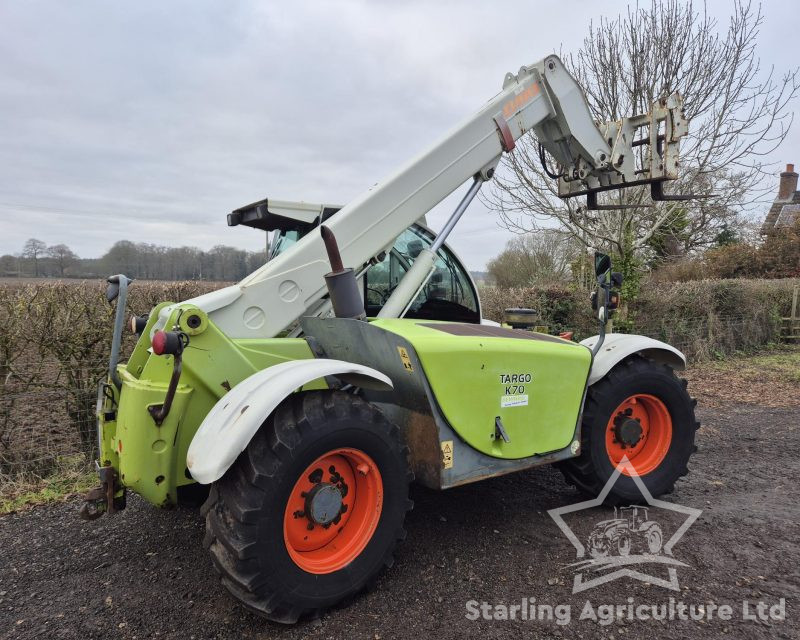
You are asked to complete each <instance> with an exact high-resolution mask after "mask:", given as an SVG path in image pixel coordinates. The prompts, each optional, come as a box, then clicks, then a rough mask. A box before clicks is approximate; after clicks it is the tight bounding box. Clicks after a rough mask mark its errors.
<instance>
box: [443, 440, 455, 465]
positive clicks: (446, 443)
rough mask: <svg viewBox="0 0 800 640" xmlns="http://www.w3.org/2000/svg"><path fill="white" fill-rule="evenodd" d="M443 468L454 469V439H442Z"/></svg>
mask: <svg viewBox="0 0 800 640" xmlns="http://www.w3.org/2000/svg"><path fill="white" fill-rule="evenodd" d="M442 468H444V469H452V468H453V441H452V440H443V441H442Z"/></svg>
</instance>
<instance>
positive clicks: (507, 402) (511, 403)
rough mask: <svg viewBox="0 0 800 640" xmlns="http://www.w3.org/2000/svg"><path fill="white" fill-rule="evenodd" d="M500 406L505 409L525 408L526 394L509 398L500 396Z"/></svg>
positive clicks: (526, 402) (526, 404)
mask: <svg viewBox="0 0 800 640" xmlns="http://www.w3.org/2000/svg"><path fill="white" fill-rule="evenodd" d="M500 406H501V407H503V408H506V407H527V406H528V394H527V393H525V394H517V395H510V396H500Z"/></svg>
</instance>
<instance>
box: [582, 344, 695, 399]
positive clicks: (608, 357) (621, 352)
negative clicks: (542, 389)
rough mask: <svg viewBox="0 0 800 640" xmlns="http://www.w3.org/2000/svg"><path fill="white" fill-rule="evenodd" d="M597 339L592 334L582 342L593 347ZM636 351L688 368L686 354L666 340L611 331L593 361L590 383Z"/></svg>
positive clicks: (672, 364)
mask: <svg viewBox="0 0 800 640" xmlns="http://www.w3.org/2000/svg"><path fill="white" fill-rule="evenodd" d="M597 339H598V336H592V337H591V338H586V340H582V341H581V344H582V345H584V346H587V347H589V348H590V349H591V348H592V347H594V345H595V343H596V342H597ZM634 353H641V354H642V355H643V356H645V357H647V358H650V359H652V360H655V361H656V362H663V363H664V364H666V365H669V366H670V367H672V368H673V369H677V370H678V371H681V370H683V369H685V368H686V356H684V355H683V354H682V353H681V352H680V351H678V350H677V349H676V348H675V347H673V346H671V345H668V344H667V343H666V342H661V341H660V340H654V339H653V338H647V337H645V336H637V335H633V334H629V333H609V334H606V339H605V341H604V342H603V345H602V346H601V347H600V351H599V352H598V353H597V355H596V356H595V357H594V362H592V370H591V371H590V373H589V385H590V386H591V385H593V384H594V383H595V382H597V381H598V380H600V379H601V378H603V377H604V376H605V375H606V374H607V373H608V372H609V371H611V369H613V368H614V365H616V364H617V363H619V362H621V361H622V360H624V359H625V358H627V357H628V356H631V355H633V354H634Z"/></svg>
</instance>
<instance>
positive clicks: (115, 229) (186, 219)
mask: <svg viewBox="0 0 800 640" xmlns="http://www.w3.org/2000/svg"><path fill="white" fill-rule="evenodd" d="M626 5H627V3H626V2H622V1H614V0H604V1H603V2H596V1H593V0H592V1H590V0H585V1H584V0H570V1H566V0H565V1H563V2H555V3H554V2H543V1H542V2H540V1H532V0H526V1H523V0H519V1H517V2H510V1H506V0H495V1H493V2H476V1H471V0H469V1H468V0H462V1H446V0H445V1H440V2H436V3H434V2H423V1H421V0H420V1H417V0H405V1H404V2H390V1H388V0H371V1H367V0H349V1H342V2H335V1H322V0H320V1H317V2H308V1H304V0H292V2H270V1H269V0H262V1H258V0H252V1H244V0H242V1H236V0H231V1H226V2H210V1H208V0H182V1H178V0H173V1H170V2H163V1H159V2H156V1H152V0H139V1H137V2H109V1H107V0H102V1H100V0H97V1H89V0H74V1H71V2H61V1H58V0H50V1H49V2H43V1H38V0H0V254H5V253H12V254H14V253H18V252H20V251H21V249H22V246H23V244H24V242H25V240H27V239H28V238H30V237H36V238H38V239H40V240H42V241H44V242H46V243H47V244H48V245H51V244H58V243H65V244H67V245H68V246H70V247H71V248H72V249H73V250H74V251H75V252H76V253H78V255H80V256H81V257H87V258H89V257H99V256H100V255H102V254H103V253H105V252H106V251H107V250H108V249H109V248H110V247H111V245H112V244H113V243H114V242H115V241H117V240H121V239H126V240H132V241H135V242H150V243H154V244H163V245H170V246H183V245H190V246H198V247H200V248H203V249H209V248H211V247H212V246H214V245H217V244H228V245H233V246H237V247H240V248H243V249H249V250H256V249H260V248H262V247H263V245H264V236H263V233H262V232H259V231H256V230H253V229H249V228H245V227H236V228H229V227H228V226H227V224H226V214H227V213H228V212H230V211H231V210H232V209H235V208H237V207H239V206H241V205H244V204H246V203H249V202H253V201H256V200H260V199H262V198H264V197H269V198H273V199H282V200H305V201H307V202H321V203H326V204H344V203H346V202H348V201H349V200H350V199H352V198H354V197H355V196H357V195H358V194H359V193H361V192H362V191H364V190H365V189H367V188H368V187H369V186H370V185H372V184H374V183H376V182H379V181H380V180H381V179H382V178H383V177H385V176H387V175H389V174H391V173H392V172H393V170H394V169H396V168H397V167H399V166H401V165H402V164H404V163H405V162H406V161H407V160H408V159H410V158H412V157H414V156H415V155H416V154H417V153H419V152H420V151H423V150H424V149H425V148H426V147H427V146H429V145H431V144H433V143H434V142H436V141H437V140H438V139H439V138H440V137H441V136H442V135H443V134H444V133H446V132H447V131H448V130H449V129H450V128H451V127H453V126H454V125H456V124H458V122H459V121H461V120H462V119H464V118H466V117H468V116H470V115H471V114H472V113H474V112H475V111H477V110H478V109H479V108H480V106H481V105H482V104H483V103H484V102H485V101H487V100H488V99H489V98H491V97H492V96H493V95H495V94H496V93H497V91H499V89H500V87H501V84H502V81H503V76H504V75H505V73H506V72H507V71H514V72H516V70H517V69H518V68H519V67H520V66H522V65H523V64H527V63H531V62H534V61H536V60H539V59H541V58H542V57H544V56H545V55H547V54H549V53H551V52H553V51H558V50H563V51H565V52H569V51H576V50H577V49H578V47H579V46H580V43H581V41H582V39H583V37H584V35H585V34H586V32H587V30H588V26H589V23H590V21H592V20H595V21H596V20H597V19H598V18H599V17H600V16H601V15H605V16H609V17H613V16H616V15H617V14H618V13H620V12H624V10H625V7H626ZM730 5H731V2H730V1H725V2H723V1H721V0H719V1H710V2H709V3H708V6H709V10H710V12H711V13H712V15H715V16H718V17H719V18H720V20H721V22H722V23H723V24H724V23H725V22H726V17H727V15H728V14H729V12H730ZM765 5H766V6H765V10H764V13H765V23H764V25H763V27H762V31H761V36H760V44H759V46H760V51H759V54H760V57H761V58H762V61H763V62H764V63H765V64H767V65H770V64H775V65H776V68H777V69H778V70H785V69H787V68H788V67H789V66H791V65H792V64H796V62H797V57H796V56H794V54H792V53H787V47H786V43H787V42H793V41H794V39H795V38H796V34H795V31H796V30H795V28H794V26H793V25H794V21H792V20H786V19H785V18H786V16H787V15H790V14H793V13H794V9H795V6H794V3H793V2H790V0H769V1H768V2H766V3H765ZM799 151H800V122H798V123H796V125H795V127H794V128H793V130H792V132H791V133H790V135H789V137H788V139H787V140H786V141H785V143H784V145H783V146H782V147H781V148H780V149H778V150H777V151H776V152H775V153H773V154H772V157H771V158H770V159H771V160H772V161H774V162H775V163H776V166H782V165H783V164H785V163H787V162H794V161H795V160H796V161H797V162H798V163H799V164H800V153H798V152H799ZM794 154H797V155H794ZM776 184H777V179H776ZM459 197H460V192H456V193H455V194H454V195H453V196H451V197H450V198H448V199H446V200H445V201H444V202H443V203H442V204H441V205H439V206H438V207H436V208H435V209H434V210H433V211H432V212H431V213H430V214H429V215H428V218H427V220H428V223H429V225H430V226H431V227H432V228H433V229H434V230H437V229H438V228H440V227H441V225H442V224H443V223H444V220H445V219H446V217H447V215H448V214H449V213H450V210H451V209H452V208H453V207H454V206H455V204H456V203H457V201H458V199H459ZM511 237H512V234H511V233H510V232H508V231H506V230H505V229H503V228H502V227H501V226H500V224H499V220H498V217H497V214H496V213H493V212H491V211H489V210H487V209H486V208H485V207H484V205H483V204H482V203H480V202H478V201H475V202H474V204H473V205H472V206H471V207H470V209H469V210H468V212H467V213H466V214H465V216H464V217H463V218H462V220H461V222H460V223H459V225H458V226H457V227H456V229H455V231H453V233H452V235H451V236H450V239H449V244H450V245H451V246H452V247H453V248H454V249H455V251H456V252H457V253H458V254H459V255H460V256H461V258H462V260H463V261H464V262H465V263H466V265H467V266H468V267H469V268H470V269H472V270H482V269H484V268H485V265H486V262H487V261H488V260H490V259H491V258H492V257H494V256H495V255H496V254H497V253H499V251H500V250H502V248H503V246H504V245H505V243H506V242H507V240H508V239H509V238H511Z"/></svg>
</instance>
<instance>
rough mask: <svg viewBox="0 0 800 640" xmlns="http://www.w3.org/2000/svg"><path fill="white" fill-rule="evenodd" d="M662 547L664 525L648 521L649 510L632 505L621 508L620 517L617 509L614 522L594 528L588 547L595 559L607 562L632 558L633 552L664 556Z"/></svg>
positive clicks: (599, 523)
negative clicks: (606, 560)
mask: <svg viewBox="0 0 800 640" xmlns="http://www.w3.org/2000/svg"><path fill="white" fill-rule="evenodd" d="M663 545H664V534H663V533H662V532H661V525H659V524H658V523H657V522H656V521H655V520H649V519H648V518H647V507H641V506H639V505H631V506H629V507H622V508H621V509H620V510H619V515H618V513H617V508H616V507H614V518H613V519H612V520H603V521H601V522H598V523H597V524H596V525H595V526H594V529H592V533H590V534H589V540H588V542H587V544H586V547H587V548H588V549H589V555H590V556H592V557H593V558H606V557H608V556H609V555H616V556H629V555H630V554H631V550H633V552H634V553H638V552H643V553H649V554H651V555H656V554H659V553H661V549H662V547H663Z"/></svg>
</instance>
